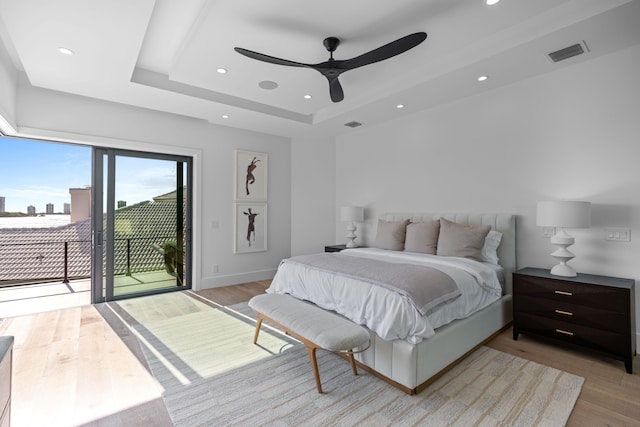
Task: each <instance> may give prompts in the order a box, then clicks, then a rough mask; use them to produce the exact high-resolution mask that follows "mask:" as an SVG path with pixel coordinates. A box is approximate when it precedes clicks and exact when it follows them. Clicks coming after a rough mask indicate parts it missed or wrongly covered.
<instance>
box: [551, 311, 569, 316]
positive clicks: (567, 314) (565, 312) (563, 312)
mask: <svg viewBox="0 0 640 427" xmlns="http://www.w3.org/2000/svg"><path fill="white" fill-rule="evenodd" d="M555 312H556V313H558V314H564V315H565V316H573V313H572V312H570V311H564V310H555Z"/></svg>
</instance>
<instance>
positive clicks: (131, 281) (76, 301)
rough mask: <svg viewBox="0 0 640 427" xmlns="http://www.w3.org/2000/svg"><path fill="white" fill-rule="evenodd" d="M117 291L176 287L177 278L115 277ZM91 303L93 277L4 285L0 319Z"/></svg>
mask: <svg viewBox="0 0 640 427" xmlns="http://www.w3.org/2000/svg"><path fill="white" fill-rule="evenodd" d="M114 282H115V283H114V285H115V286H114V287H115V289H114V294H115V295H116V296H118V295H124V294H134V293H138V292H148V291H152V290H156V289H168V288H177V289H183V288H182V287H179V288H178V287H177V286H176V279H175V277H173V276H171V275H169V274H167V273H166V272H165V271H164V270H160V271H153V272H147V273H136V274H134V275H132V276H116V277H115V278H114ZM88 304H91V279H79V280H70V281H69V284H68V285H67V284H64V283H62V282H60V281H58V282H47V283H37V284H25V285H19V286H9V287H3V288H0V319H2V318H6V317H16V316H24V315H27V314H35V313H42V312H45V311H51V310H60V309H63V308H70V307H80V306H83V305H88Z"/></svg>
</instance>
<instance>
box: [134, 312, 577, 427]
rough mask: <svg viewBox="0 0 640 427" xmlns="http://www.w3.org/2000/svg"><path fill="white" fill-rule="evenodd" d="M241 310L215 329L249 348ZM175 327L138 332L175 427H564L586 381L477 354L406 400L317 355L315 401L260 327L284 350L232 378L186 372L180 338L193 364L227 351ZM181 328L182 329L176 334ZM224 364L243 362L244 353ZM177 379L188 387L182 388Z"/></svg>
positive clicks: (304, 379) (292, 354)
mask: <svg viewBox="0 0 640 427" xmlns="http://www.w3.org/2000/svg"><path fill="white" fill-rule="evenodd" d="M224 310H226V308H225V309H223V311H224ZM243 312H245V313H249V312H250V311H249V310H247V309H246V304H244V305H243V304H240V305H238V306H237V307H234V308H231V309H230V310H229V313H230V314H232V315H233V316H234V317H236V320H237V322H236V324H235V325H234V326H232V325H231V324H230V323H229V322H227V324H226V325H225V326H221V327H224V328H225V329H228V328H231V329H232V330H233V329H235V332H237V333H233V335H235V339H236V340H237V341H238V342H242V343H243V345H244V344H246V343H249V344H250V343H251V342H252V339H253V328H252V326H253V325H252V320H251V319H250V318H249V317H248V316H245V315H243V314H242V313H243ZM191 320H194V319H191ZM198 320H204V319H203V318H199V319H198ZM209 320H214V317H212V318H210V319H209ZM217 320H218V321H219V320H220V319H219V317H218V318H217ZM176 323H177V322H176V321H175V319H174V322H173V324H172V325H171V329H172V330H173V332H172V333H166V332H163V331H162V329H163V328H162V327H159V326H158V325H151V327H148V326H149V325H142V324H141V325H138V326H137V327H138V328H139V329H140V331H141V334H143V335H146V336H147V337H148V339H149V340H150V341H148V342H147V345H146V346H143V350H144V354H145V357H146V358H147V360H148V362H149V366H150V369H151V371H152V373H153V374H154V376H155V377H156V379H157V380H158V381H159V382H160V383H161V385H162V386H163V387H164V388H165V392H164V395H163V397H164V400H165V403H166V405H167V408H168V411H169V413H170V415H171V418H172V421H173V423H174V424H175V425H176V426H228V425H239V426H245V425H246V426H259V425H269V426H294V425H295V426H331V425H336V426H355V425H367V426H372V425H375V426H378V425H402V426H410V425H428V426H470V425H478V426H497V425H506V426H536V425H538V426H563V425H565V424H566V422H567V420H568V418H569V415H570V414H571V411H572V410H573V407H574V405H575V402H576V400H577V398H578V396H579V394H580V391H581V388H582V385H583V382H584V379H583V378H581V377H578V376H575V375H572V374H569V373H566V372H563V371H559V370H557V369H554V368H550V367H547V366H543V365H540V364H538V363H534V362H531V361H528V360H525V359H522V358H519V357H516V356H512V355H510V354H507V353H503V352H500V351H498V350H494V349H492V348H489V347H481V348H479V349H478V350H477V351H475V352H474V353H473V354H472V355H470V356H469V357H467V358H466V359H465V360H463V361H462V362H461V363H460V364H459V365H457V366H456V367H455V368H454V369H452V370H451V371H449V372H448V373H446V374H445V375H444V376H443V377H441V378H440V379H438V380H437V381H436V382H434V383H433V384H431V385H430V386H429V387H428V388H427V389H425V390H424V391H422V392H421V393H419V394H418V395H415V396H409V395H407V394H405V393H403V392H401V391H399V390H397V389H395V388H394V387H392V386H390V385H389V384H387V383H385V382H384V381H382V380H380V379H378V378H376V377H374V376H373V375H371V374H369V373H367V372H365V371H363V370H361V369H360V370H359V375H358V376H354V375H353V373H352V372H351V367H350V365H349V364H348V362H347V361H345V360H344V359H342V358H341V357H339V356H337V355H335V354H333V353H329V352H325V351H319V352H318V365H319V369H320V377H321V380H322V387H323V390H324V393H323V394H318V393H317V392H316V386H315V381H314V378H313V374H312V372H311V367H310V364H309V359H308V355H307V352H306V349H305V348H304V347H303V346H301V345H300V344H291V343H287V344H285V345H282V343H283V341H282V339H283V338H282V337H280V336H279V334H278V333H277V332H273V331H272V332H270V331H269V330H268V328H266V329H265V328H263V332H261V335H260V342H261V341H262V340H263V339H264V340H265V342H268V341H269V340H271V343H272V344H274V343H275V344H276V345H280V347H278V348H277V349H276V350H275V351H274V348H272V349H270V350H269V349H265V352H266V353H265V355H263V357H261V358H259V360H254V361H245V362H244V363H243V364H242V366H240V367H238V366H237V365H236V367H234V368H233V369H228V370H222V369H216V370H211V369H205V368H203V367H200V368H199V369H191V368H189V363H187V362H186V361H184V360H182V358H181V357H179V356H178V353H179V352H176V351H174V350H172V348H173V345H174V344H173V343H172V342H171V341H172V338H170V337H171V336H172V335H173V336H175V337H176V339H175V341H176V342H177V341H180V342H181V344H180V345H181V346H184V336H187V335H188V336H190V337H191V338H190V342H189V344H188V346H187V347H189V348H190V353H198V354H200V356H198V360H201V359H202V354H207V353H208V354H210V357H211V359H216V358H218V357H221V356H219V355H220V351H219V349H220V348H223V347H224V344H220V345H217V344H215V343H213V342H212V341H211V339H210V338H206V337H205V339H199V338H198V334H194V333H193V328H194V327H196V325H193V324H192V325H191V328H189V327H188V325H187V324H183V326H181V327H178V326H177V325H176ZM211 325H212V324H210V325H209V326H210V327H211ZM213 325H215V323H214V324H213ZM249 326H251V327H249ZM181 328H185V329H184V330H182V332H180V329H181ZM151 330H153V331H154V332H153V333H151V332H150V331H151ZM156 334H157V335H158V336H162V337H163V338H162V342H161V343H160V342H158V343H155V344H154V346H153V347H151V348H150V347H149V345H150V344H151V341H153V339H154V338H153V337H154V336H155V335H156ZM263 335H264V336H263ZM225 336H228V335H225ZM250 345H251V346H253V345H252V344H250ZM253 347H254V348H255V347H256V346H253ZM236 351H237V350H236ZM223 357H224V358H225V359H227V360H235V359H242V355H241V354H236V355H235V356H234V355H225V356H223ZM163 359H164V361H163ZM166 360H173V362H171V364H170V366H172V367H173V369H174V370H175V369H176V368H178V369H179V370H180V371H182V369H180V367H181V366H183V367H186V368H188V369H187V370H186V371H185V373H184V374H179V373H178V374H177V373H176V372H172V369H168V368H167V364H166ZM214 365H215V363H214ZM214 371H215V372H214ZM198 372H199V373H198ZM212 372H213V373H212ZM181 375H184V377H185V378H187V379H188V381H184V378H183V380H182V381H181V380H179V379H180V376H181Z"/></svg>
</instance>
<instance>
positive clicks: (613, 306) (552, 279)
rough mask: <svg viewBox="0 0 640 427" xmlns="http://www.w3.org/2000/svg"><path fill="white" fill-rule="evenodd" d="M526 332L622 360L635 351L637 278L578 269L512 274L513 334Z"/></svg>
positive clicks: (628, 366) (627, 361) (629, 359)
mask: <svg viewBox="0 0 640 427" xmlns="http://www.w3.org/2000/svg"><path fill="white" fill-rule="evenodd" d="M520 333H524V334H527V335H529V334H530V335H532V336H536V337H541V338H545V339H548V340H551V341H553V342H555V343H562V344H565V345H569V346H573V347H579V348H586V349H590V350H593V351H597V352H599V353H602V354H605V355H607V356H611V357H614V358H616V359H619V360H623V361H624V364H625V368H626V370H627V372H628V373H632V372H633V356H634V354H635V352H636V322H635V280H633V279H622V278H618V277H607V276H596V275H591V274H578V276H577V277H562V276H554V275H552V274H551V273H550V272H549V270H545V269H540V268H529V267H527V268H523V269H522V270H518V271H516V272H515V273H513V339H514V340H517V339H518V335H519V334H520Z"/></svg>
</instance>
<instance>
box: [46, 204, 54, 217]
mask: <svg viewBox="0 0 640 427" xmlns="http://www.w3.org/2000/svg"><path fill="white" fill-rule="evenodd" d="M47 213H48V214H52V213H53V203H47Z"/></svg>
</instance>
